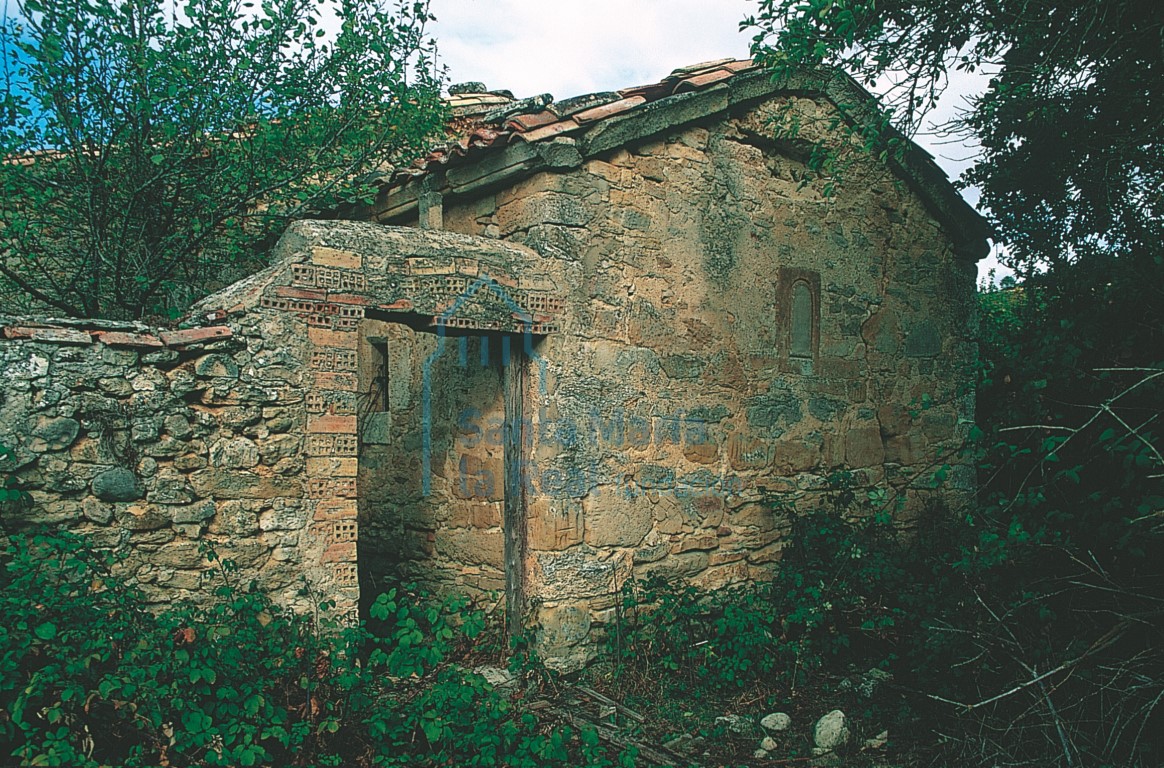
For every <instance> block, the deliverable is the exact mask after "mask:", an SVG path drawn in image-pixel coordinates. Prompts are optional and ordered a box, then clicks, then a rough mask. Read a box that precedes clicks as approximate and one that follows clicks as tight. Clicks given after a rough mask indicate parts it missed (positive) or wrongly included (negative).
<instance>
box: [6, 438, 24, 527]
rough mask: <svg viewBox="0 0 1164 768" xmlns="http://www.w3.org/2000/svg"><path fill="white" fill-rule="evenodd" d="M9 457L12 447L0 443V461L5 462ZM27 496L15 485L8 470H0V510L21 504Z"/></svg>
mask: <svg viewBox="0 0 1164 768" xmlns="http://www.w3.org/2000/svg"><path fill="white" fill-rule="evenodd" d="M10 458H12V449H11V448H9V447H8V446H6V445H3V444H0V463H6V462H7V461H8V460H9V459H10ZM27 498H28V497H27V494H25V493H24V491H22V490H21V489H20V488H18V487H17V486H16V478H14V477H13V476H12V475H11V474H9V473H8V472H0V511H3V510H4V509H5V508H6V507H11V506H13V505H17V504H23V503H25V502H26V501H27Z"/></svg>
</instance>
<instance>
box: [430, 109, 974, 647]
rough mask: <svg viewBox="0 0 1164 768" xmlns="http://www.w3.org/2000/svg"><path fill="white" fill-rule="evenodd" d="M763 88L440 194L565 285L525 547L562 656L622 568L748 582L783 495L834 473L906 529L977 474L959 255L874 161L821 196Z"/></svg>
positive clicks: (545, 347) (550, 347)
mask: <svg viewBox="0 0 1164 768" xmlns="http://www.w3.org/2000/svg"><path fill="white" fill-rule="evenodd" d="M795 106H796V108H797V109H799V110H801V111H802V112H803V113H805V114H809V115H817V116H819V115H821V114H825V113H826V112H825V110H826V108H825V106H823V105H822V104H818V103H817V102H814V101H812V100H808V99H804V100H801V103H799V104H796V105H795ZM775 109H776V108H775V107H760V108H756V109H753V110H751V111H749V112H746V113H742V114H738V115H736V116H734V117H732V118H730V119H722V120H705V121H703V123H702V124H699V125H695V126H690V125H689V126H686V127H679V128H676V129H674V130H672V131H670V132H669V133H667V134H664V135H662V136H660V137H656V138H654V139H651V140H648V141H642V142H637V143H634V144H630V145H628V146H626V147H624V148H621V149H618V150H615V151H612V152H609V153H607V154H605V155H603V156H601V157H598V158H595V159H591V160H588V161H585V162H583V163H582V164H581V165H580V166H579V167H577V168H575V169H572V170H569V171H566V172H558V173H549V172H542V173H538V174H536V175H533V176H532V177H530V178H528V179H526V180H524V181H522V182H520V183H518V184H516V185H514V186H512V187H510V188H508V189H503V190H501V191H498V192H496V193H493V194H489V195H484V196H480V197H478V198H476V199H473V200H468V201H464V200H462V201H456V202H450V203H449V204H448V205H446V208H445V210H444V215H443V219H444V226H445V227H446V228H448V229H453V230H456V231H460V232H465V233H470V234H477V235H483V236H487V237H499V238H502V239H505V240H509V241H512V242H517V243H521V244H524V245H527V246H529V247H531V248H532V249H534V250H535V251H537V252H538V253H539V254H540V255H541V256H542V257H543V259H545V260H548V261H551V262H553V263H554V265H555V266H554V267H546V269H547V270H548V271H550V272H552V273H553V274H555V275H556V276H557V279H558V282H559V284H560V285H563V286H567V288H566V291H565V294H566V296H565V297H566V308H565V310H564V312H563V314H562V318H561V321H560V324H561V332H560V333H558V334H554V335H552V336H550V337H548V338H546V339H545V341H543V342H541V343H540V344H539V345H538V347H537V348H536V355H537V356H538V358H539V359H540V361H541V362H542V363H543V372H542V374H541V376H542V378H541V380H540V381H538V382H536V383H534V382H531V384H530V387H529V389H530V391H531V400H532V402H531V403H530V404H529V406H528V408H529V413H530V414H531V421H532V425H531V429H530V430H529V431H530V433H531V435H532V437H531V443H532V447H531V454H530V456H531V460H530V466H529V472H530V475H531V477H530V481H529V483H528V487H529V489H530V493H529V497H528V499H527V513H528V531H529V556H528V558H527V561H526V569H527V573H526V578H527V579H528V581H529V584H530V586H529V588H528V591H529V594H530V595H531V596H533V597H532V602H533V606H532V608H533V611H534V614H535V619H536V621H537V622H538V623H539V624H540V625H541V626H542V627H543V641H544V643H545V649H546V650H545V653H546V654H547V655H549V656H552V657H556V658H558V659H560V660H562V661H561V663H563V664H564V665H565V666H570V665H571V664H574V663H577V661H579V660H580V659H582V658H585V657H586V655H587V653H588V650H587V646H586V644H585V643H584V642H582V641H583V640H584V639H585V638H586V637H587V636H589V634H590V631H591V630H592V629H594V628H596V627H599V626H601V624H602V623H603V622H605V621H607V620H608V619H609V618H610V617H611V615H612V613H613V610H614V605H615V602H616V599H617V597H616V596H617V593H618V589H619V587H620V586H621V585H622V584H623V583H624V582H625V581H626V580H627V579H629V578H641V577H647V576H651V575H661V576H664V577H667V578H670V579H686V580H689V581H691V582H692V583H695V584H697V585H699V586H702V587H707V588H717V587H722V586H725V585H730V584H733V583H739V582H743V581H745V580H747V579H752V578H758V577H761V576H762V575H763V574H764V573H766V572H767V571H768V569H769V568H771V567H772V564H773V563H774V562H776V561H778V560H779V558H780V553H781V548H782V547H783V544H784V536H785V534H786V532H787V530H788V526H789V518H788V517H787V515H785V514H780V513H778V512H776V510H777V509H780V508H783V509H789V510H791V509H805V508H808V507H811V506H813V505H814V504H815V503H816V501H815V499H816V497H818V496H819V495H820V494H821V493H823V492H824V491H825V489H826V487H827V478H828V476H829V475H830V474H832V473H833V472H835V471H838V470H845V471H849V472H851V477H852V480H853V482H854V483H855V484H856V485H857V486H858V487H865V486H873V485H880V484H884V485H885V486H886V487H887V488H888V489H889V491H890V497H889V501H890V503H889V507H888V508H889V509H890V510H891V511H894V512H895V513H896V514H897V515H898V517H899V519H900V520H901V522H902V523H903V524H907V523H908V522H909V520H911V519H912V518H913V516H914V515H916V513H917V512H918V510H919V509H920V508H921V507H922V506H923V505H924V504H926V503H928V502H929V501H930V500H932V499H934V498H935V497H941V498H942V499H944V500H945V501H946V502H947V503H955V504H956V503H958V502H959V501H960V500H961V499H963V498H965V495H966V493H967V492H969V490H970V489H971V488H972V485H973V475H972V471H971V469H970V468H969V467H968V466H966V465H965V464H964V462H963V461H962V460H961V459H960V457H959V456H958V449H959V447H960V445H961V440H962V436H963V425H964V424H965V423H966V422H967V420H969V419H971V418H972V417H973V399H972V394H971V385H972V380H973V379H972V373H971V364H972V361H973V356H974V349H975V347H974V344H973V339H972V328H971V322H972V317H973V292H974V274H975V271H974V264H973V262H971V261H967V260H965V259H959V258H958V257H956V256H955V254H954V252H953V249H952V247H951V245H950V242H949V240H950V239H949V238H948V237H947V236H946V235H945V234H944V233H943V231H942V229H941V227H940V226H939V224H938V223H937V222H936V221H935V219H934V218H933V217H932V216H931V215H930V214H929V213H928V212H927V210H926V209H925V207H924V206H923V205H922V203H921V202H920V201H919V200H918V198H916V197H915V196H914V195H913V194H912V193H911V192H910V191H909V190H907V189H906V188H905V186H904V184H902V183H900V182H897V181H895V180H894V179H893V178H892V177H891V176H890V175H889V174H887V173H885V172H883V171H881V169H879V168H877V167H875V166H873V165H872V164H870V163H868V162H865V163H863V164H862V163H861V162H860V160H858V164H857V165H856V166H854V167H853V168H852V169H850V171H849V177H848V180H847V184H846V185H845V186H844V187H843V188H842V189H841V190H840V192H839V193H838V194H837V196H836V197H834V198H832V199H826V198H824V197H822V195H821V194H820V193H819V190H820V184H819V182H817V183H815V184H809V185H804V184H802V183H801V182H802V179H803V178H804V175H805V167H804V165H803V163H801V162H800V161H798V160H796V159H795V158H793V157H790V156H789V153H787V151H785V152H781V151H776V147H775V146H774V145H773V144H772V143H771V142H770V141H766V140H765V139H764V138H762V137H764V136H769V135H770V134H771V129H770V120H771V119H773V118H774V117H776V116H777V113H776V112H774V110H775ZM806 123H807V121H806ZM531 376H532V377H533V379H534V380H535V381H536V380H537V379H538V376H539V372H538V370H537V368H536V367H533V368H531ZM947 464H948V465H951V468H950V469H949V470H948V471H947V472H945V473H944V474H945V475H946V478H947V479H946V481H945V483H944V484H943V485H942V486H941V487H939V488H937V489H935V488H934V473H935V472H936V471H937V470H938V469H939V468H941V467H942V466H944V465H947Z"/></svg>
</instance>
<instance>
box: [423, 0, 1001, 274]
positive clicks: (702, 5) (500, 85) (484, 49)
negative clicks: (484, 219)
mask: <svg viewBox="0 0 1164 768" xmlns="http://www.w3.org/2000/svg"><path fill="white" fill-rule="evenodd" d="M757 8H758V2H757V0H432V12H433V13H434V14H435V16H436V18H437V21H436V23H435V24H433V26H432V27H431V30H430V31H431V32H432V34H433V36H434V37H435V38H436V41H437V53H438V56H439V58H440V60H441V63H443V64H444V65H445V66H446V67H447V68H448V77H449V82H450V83H459V82H465V81H479V82H483V83H485V85H486V87H488V88H490V89H508V90H510V91H513V93H514V95H515V96H517V97H519V98H521V97H525V96H533V95H536V94H539V93H550V94H553V95H554V97H555V98H557V99H564V98H567V97H570V96H578V95H580V94H584V93H593V92H595V91H610V90H617V89H619V88H626V87H629V86H632V85H642V84H646V83H654V82H658V81H659V80H661V79H662V78H664V77H666V76H667V74H668V73H670V72H671V70H673V69H676V68H678V67H683V66H687V65H689V64H696V63H699V62H702V61H710V60H713V59H722V58H727V57H729V56H730V57H734V58H746V57H747V55H748V46H749V44H750V42H751V36H752V33H751V32H750V31H749V32H741V31H740V29H739V25H740V21H741V20H742V19H743V18H745V17H746V16H748V15H749V14H753V13H756V11H757ZM984 86H985V79H984V78H983V77H980V76H956V77H955V78H953V79H952V81H951V82H950V84H949V87H948V88H947V89H946V93H945V97H944V98H943V100H942V102H941V103H940V104H939V106H938V109H937V110H935V112H934V114H933V115H932V118H931V119H932V121H933V122H934V123H936V124H938V125H940V124H941V123H943V122H945V121H946V120H948V119H949V118H951V117H953V116H954V115H955V114H956V111H957V109H958V108H959V107H962V106H964V105H965V98H966V97H967V96H968V95H971V94H973V93H975V92H977V91H979V90H981V89H982V88H983V87H984ZM939 133H940V132H938V131H930V132H926V133H923V134H922V135H919V136H917V137H916V140H917V142H918V143H919V144H921V145H922V146H923V147H924V148H925V149H927V150H928V151H929V152H930V154H931V155H933V156H934V158H935V160H936V161H937V162H938V164H939V165H940V166H942V168H943V169H944V170H945V171H946V173H947V174H948V175H949V176H950V177H951V178H956V177H957V176H958V175H959V174H960V173H961V172H962V171H963V170H965V168H966V167H967V166H968V165H969V164H970V162H969V161H970V158H972V157H973V154H974V151H973V148H971V147H967V146H965V145H964V144H961V143H951V142H950V139H949V138H948V137H943V136H941V135H939ZM963 195H964V196H965V197H966V199H967V200H968V201H969V202H970V203H971V204H975V203H977V200H978V195H977V193H976V191H975V190H972V189H971V190H965V191H964V192H963ZM998 266H999V265H998V263H997V261H996V259H995V258H994V256H993V255H992V256H990V257H987V258H986V259H984V260H983V261H982V262H980V263H979V274H980V275H982V276H985V274H986V272H987V270H989V269H991V268H996V269H997V268H998ZM1006 273H1008V272H1007V271H1006V270H1005V268H1003V269H1002V270H1000V274H1006Z"/></svg>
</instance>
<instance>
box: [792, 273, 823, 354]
mask: <svg viewBox="0 0 1164 768" xmlns="http://www.w3.org/2000/svg"><path fill="white" fill-rule="evenodd" d="M815 316H816V313H815V312H814V311H813V306H812V288H811V287H809V285H808V283H807V282H805V281H804V280H797V281H796V282H795V283H793V285H792V312H791V318H790V319H791V321H792V327H791V329H790V330H791V344H790V345H789V350H788V351H789V354H791V355H792V356H793V357H812V330H813V328H812V327H813V325H814V323H813V319H814V318H815Z"/></svg>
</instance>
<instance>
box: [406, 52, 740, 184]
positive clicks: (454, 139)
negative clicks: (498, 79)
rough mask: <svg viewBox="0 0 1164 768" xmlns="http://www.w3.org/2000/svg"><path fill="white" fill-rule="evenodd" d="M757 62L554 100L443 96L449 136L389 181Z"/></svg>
mask: <svg viewBox="0 0 1164 768" xmlns="http://www.w3.org/2000/svg"><path fill="white" fill-rule="evenodd" d="M755 67H756V65H755V64H754V63H753V62H752V61H751V60H749V59H743V60H734V59H719V60H716V61H705V62H701V63H699V64H693V65H691V66H689V67H681V68H679V69H676V70H675V71H673V72H672V73H671V74H670V75H668V76H667V77H666V78H664V79H663V80H661V81H659V82H657V83H649V84H647V85H640V86H635V87H633V88H624V89H622V90H620V91H606V92H600V93H590V94H585V95H582V96H575V97H573V98H569V99H564V100H563V101H560V102H556V103H555V102H554V100H553V97H552V96H550V95H549V94H541V95H538V96H532V97H530V98H527V99H517V100H514V99H510V98H507V95H501V94H500V93H499V92H496V91H494V92H490V93H458V94H456V95H454V96H450V97H449V98H448V100H447V103H448V104H449V105H450V107H452V110H453V119H452V120H451V121H450V122H449V125H448V131H449V134H448V135H449V141H448V142H447V143H445V144H444V145H442V146H438V147H435V148H433V150H432V151H430V152H429V153H428V154H427V155H426V156H425V157H423V158H421V159H418V160H416V161H414V162H413V163H412V165H411V167H408V168H399V169H397V170H395V171H394V172H393V173H392V174H391V177H390V178H391V181H390V182H389V184H399V183H402V182H405V181H408V180H410V179H415V178H417V177H419V176H423V175H424V174H426V173H428V172H429V171H432V170H436V169H438V168H440V167H442V166H446V165H449V164H450V163H453V164H461V163H465V162H471V161H472V158H474V157H476V155H477V153H478V152H481V151H486V150H488V149H489V148H491V147H494V146H503V145H505V144H508V143H512V142H514V141H517V140H519V139H520V140H521V141H524V142H528V143H532V142H536V141H543V140H546V139H550V138H552V137H554V136H560V135H562V134H566V133H570V132H573V131H577V130H580V129H582V128H583V127H586V128H589V127H590V126H592V125H594V124H595V123H598V122H601V121H602V120H606V119H609V118H611V117H614V116H616V115H621V114H623V113H626V112H629V111H631V110H633V109H636V108H637V107H639V106H641V105H643V104H647V103H650V102H654V101H658V100H660V99H664V98H667V97H668V96H670V95H672V94H674V93H682V92H687V91H697V90H701V89H704V88H708V87H710V86H712V85H715V84H716V83H720V82H723V81H724V80H727V79H728V78H730V77H732V76H733V75H734V74H736V73H738V72H743V71H745V70H750V69H754V68H755Z"/></svg>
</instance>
